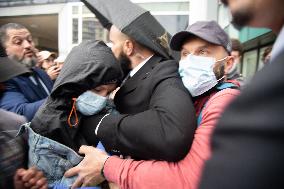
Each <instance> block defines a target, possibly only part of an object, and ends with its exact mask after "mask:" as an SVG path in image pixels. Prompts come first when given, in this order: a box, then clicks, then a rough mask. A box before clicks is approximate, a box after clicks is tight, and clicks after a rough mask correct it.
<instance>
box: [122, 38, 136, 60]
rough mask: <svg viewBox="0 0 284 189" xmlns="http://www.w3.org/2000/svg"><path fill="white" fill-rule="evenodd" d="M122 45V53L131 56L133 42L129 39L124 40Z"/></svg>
mask: <svg viewBox="0 0 284 189" xmlns="http://www.w3.org/2000/svg"><path fill="white" fill-rule="evenodd" d="M123 47H124V48H123V50H124V53H125V54H126V55H128V56H131V55H132V54H133V53H134V44H133V42H132V41H131V40H129V39H127V40H125V41H124V45H123Z"/></svg>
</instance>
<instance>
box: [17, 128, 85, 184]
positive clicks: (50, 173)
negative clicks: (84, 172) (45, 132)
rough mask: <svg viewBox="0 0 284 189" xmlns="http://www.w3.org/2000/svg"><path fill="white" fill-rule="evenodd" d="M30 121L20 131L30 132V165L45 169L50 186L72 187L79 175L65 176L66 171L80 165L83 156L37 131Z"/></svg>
mask: <svg viewBox="0 0 284 189" xmlns="http://www.w3.org/2000/svg"><path fill="white" fill-rule="evenodd" d="M29 124H30V123H26V124H24V125H22V126H21V128H20V131H19V133H23V132H28V137H29V138H28V144H29V167H32V166H36V167H37V168H38V169H39V170H41V171H43V173H44V175H45V176H46V178H47V181H48V188H53V187H54V186H56V185H60V186H64V187H66V188H70V187H71V186H72V184H73V183H74V181H75V180H76V178H77V176H73V177H70V178H66V177H64V176H63V175H64V173H65V172H66V171H67V170H68V169H70V168H72V167H74V166H76V165H78V164H79V163H80V162H81V160H82V159H83V157H81V156H79V155H78V154H77V153H76V152H75V151H74V150H72V149H71V148H69V147H67V146H65V145H63V144H60V143H58V142H56V141H54V140H51V139H49V138H46V137H44V136H41V135H39V134H37V133H35V132H34V131H33V130H32V129H31V128H30V127H29Z"/></svg>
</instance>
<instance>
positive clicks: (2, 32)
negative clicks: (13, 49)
mask: <svg viewBox="0 0 284 189" xmlns="http://www.w3.org/2000/svg"><path fill="white" fill-rule="evenodd" d="M11 29H15V30H20V29H27V28H26V27H25V26H23V25H21V24H18V23H8V24H4V25H2V26H1V27H0V43H1V44H2V46H3V47H5V42H6V41H7V30H11Z"/></svg>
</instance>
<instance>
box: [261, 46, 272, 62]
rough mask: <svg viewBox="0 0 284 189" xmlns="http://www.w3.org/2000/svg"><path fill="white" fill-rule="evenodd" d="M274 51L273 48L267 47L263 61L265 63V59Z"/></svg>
mask: <svg viewBox="0 0 284 189" xmlns="http://www.w3.org/2000/svg"><path fill="white" fill-rule="evenodd" d="M271 51H272V47H267V48H266V49H265V50H264V53H263V55H262V61H263V62H264V61H265V57H266V56H267V55H269V53H270V52H271Z"/></svg>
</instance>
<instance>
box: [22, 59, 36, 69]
mask: <svg viewBox="0 0 284 189" xmlns="http://www.w3.org/2000/svg"><path fill="white" fill-rule="evenodd" d="M21 63H22V64H24V65H25V66H26V67H27V68H29V69H31V68H32V67H34V66H35V65H36V60H35V59H34V58H24V59H23V60H22V61H21Z"/></svg>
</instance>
